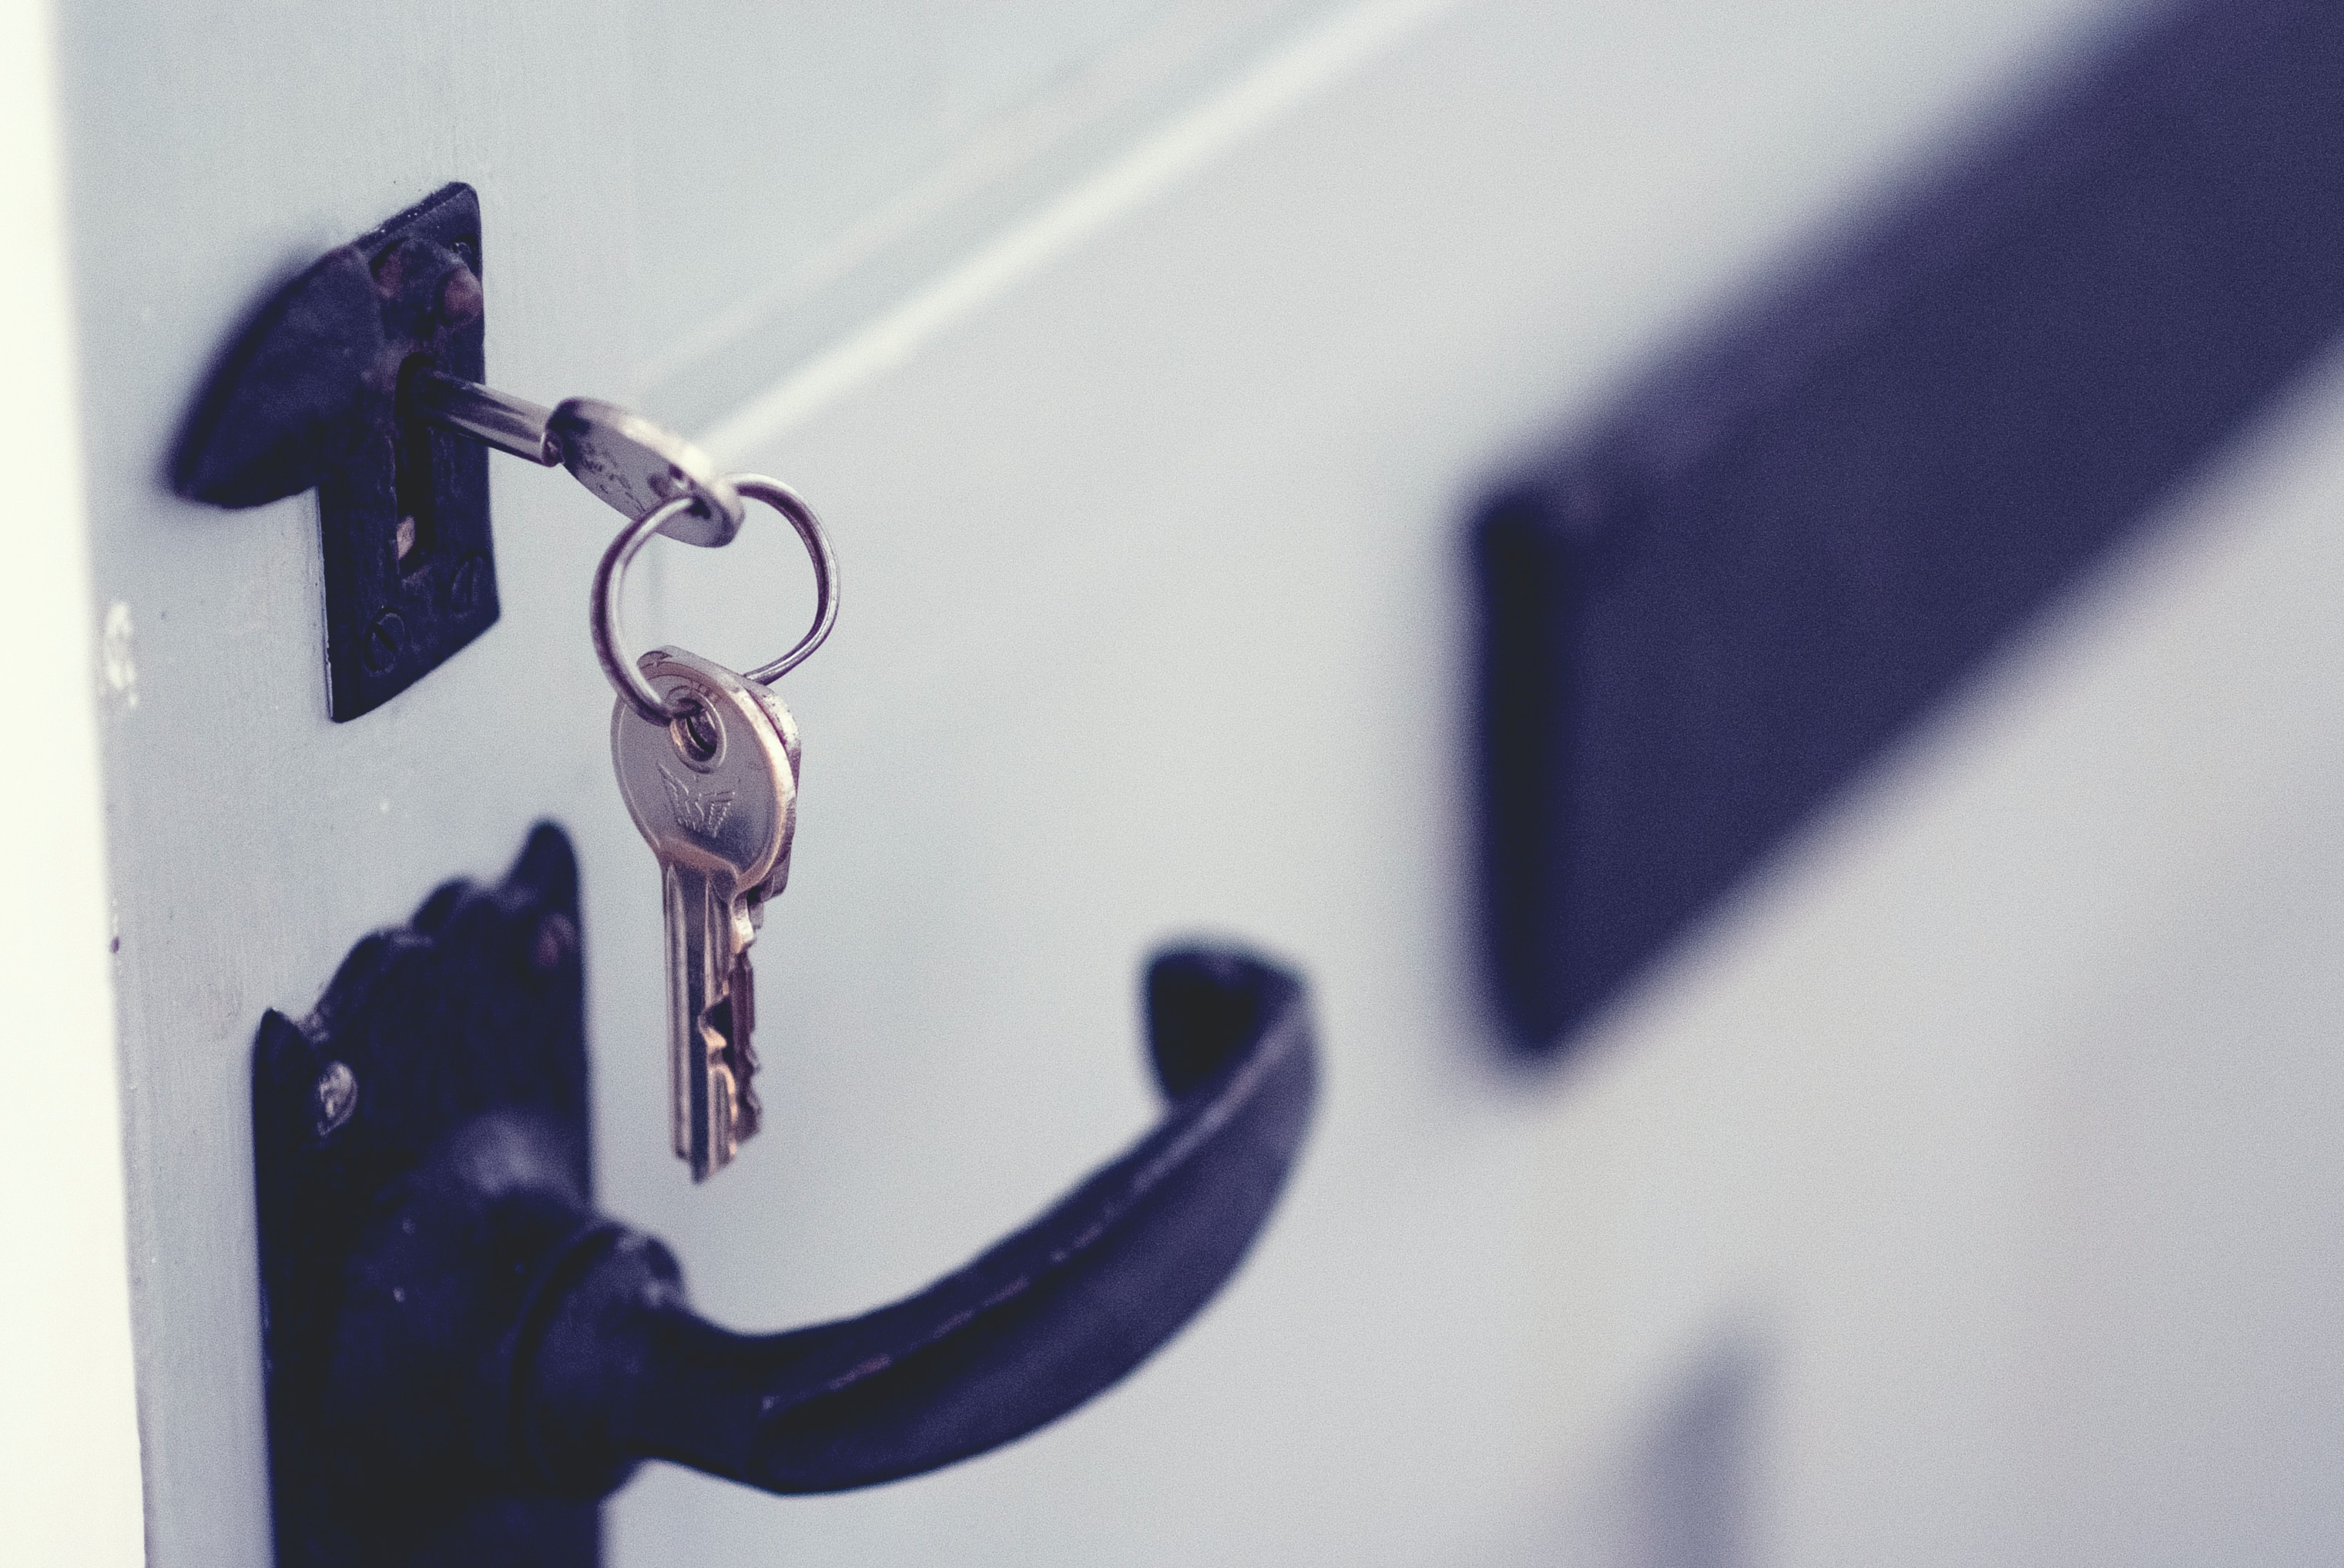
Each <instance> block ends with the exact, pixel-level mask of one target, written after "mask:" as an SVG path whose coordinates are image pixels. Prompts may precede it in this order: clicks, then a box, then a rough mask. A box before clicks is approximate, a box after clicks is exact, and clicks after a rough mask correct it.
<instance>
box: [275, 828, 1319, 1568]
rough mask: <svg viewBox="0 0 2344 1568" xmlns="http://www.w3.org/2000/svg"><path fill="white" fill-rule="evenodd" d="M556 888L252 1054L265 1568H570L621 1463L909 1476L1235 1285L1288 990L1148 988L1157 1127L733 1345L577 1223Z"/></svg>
mask: <svg viewBox="0 0 2344 1568" xmlns="http://www.w3.org/2000/svg"><path fill="white" fill-rule="evenodd" d="M577 930H578V928H577V878H576V869H575V864H574V861H573V860H572V859H571V852H570V849H569V845H568V843H567V841H566V840H565V839H563V838H562V836H561V833H560V832H559V831H558V830H556V829H552V828H550V827H545V828H540V829H538V830H537V832H536V833H535V834H534V835H533V836H532V837H531V839H530V844H529V847H528V848H527V849H525V850H524V851H523V853H522V856H521V858H520V862H519V863H518V864H517V865H516V866H515V867H514V869H513V871H512V873H511V875H510V877H508V878H507V879H506V880H505V881H504V883H503V884H502V885H500V886H499V887H495V888H484V887H480V886H476V885H473V884H470V883H462V882H458V883H451V884H450V885H449V886H447V887H445V888H442V889H441V890H440V891H439V892H437V893H435V894H434V895H433V896H432V897H431V899H430V900H428V901H427V902H426V903H425V904H424V905H423V907H422V908H421V909H420V910H418V911H417V914H416V917H415V920H414V922H413V923H412V924H411V925H410V926H409V927H406V928H403V929H401V930H394V931H388V932H382V933H378V934H377V935H375V936H372V937H369V938H368V939H367V940H365V941H363V942H361V943H360V944H359V947H358V948H357V949H356V950H353V951H352V953H351V954H350V956H349V959H348V960H346V961H345V963H344V964H343V966H342V969H341V970H340V972H339V973H338V975H337V976H336V977H335V980H334V982H333V984H332V986H331V987H330V988H329V989H328V992H327V994H326V997H325V999H324V1000H323V1001H322V1002H321V1003H320V1005H319V1008H318V1012H317V1014H316V1016H315V1017H314V1018H313V1019H312V1020H310V1021H309V1023H308V1025H306V1026H304V1025H299V1024H296V1023H294V1022H293V1021H292V1020H288V1019H287V1018H285V1017H284V1016H283V1015H281V1014H278V1013H274V1012H272V1013H270V1014H269V1015H268V1019H267V1020H266V1021H265V1022H264V1023H263V1025H262V1028H261V1030H260V1036H259V1039H258V1041H257V1043H256V1046H255V1066H254V1130H255V1140H256V1154H257V1161H256V1168H257V1173H258V1197H259V1211H260V1214H259V1217H260V1225H261V1252H262V1276H263V1287H264V1292H265V1302H266V1314H265V1322H266V1324H267V1342H268V1372H269V1389H268V1396H269V1421H270V1447H271V1464H272V1472H273V1474H272V1481H273V1485H274V1491H275V1502H276V1509H277V1524H278V1561H279V1563H281V1564H284V1565H285V1568H294V1565H297V1564H298V1565H308V1564H318V1565H322V1564H325V1563H336V1564H343V1563H401V1564H409V1563H422V1562H426V1561H429V1562H432V1563H470V1562H480V1563H545V1564H556V1563H559V1564H564V1565H568V1568H575V1565H578V1564H583V1563H591V1562H592V1561H593V1560H594V1555H595V1550H596V1547H595V1539H596V1536H595V1525H594V1502H595V1500H597V1499H599V1498H600V1497H601V1496H602V1495H603V1494H604V1493H608V1492H609V1491H610V1490H611V1489H612V1488H613V1487H615V1486H617V1485H618V1484H619V1483H621V1481H623V1480H624V1479H625V1478H626V1476H627V1475H628V1474H629V1473H631V1471H632V1469H633V1467H634V1466H635V1464H636V1463H637V1462H640V1461H641V1460H642V1459H645V1458H661V1459H668V1460H672V1461H675V1462H680V1463H683V1464H688V1465H692V1466H693V1467H695V1468H697V1469H701V1470H703V1471H707V1472H709V1473H712V1474H717V1475H722V1476H728V1477H730V1478H732V1479H733V1480H736V1481H741V1482H745V1483H748V1484H750V1485H753V1486H759V1487H763V1488H765V1489H766V1490H768V1491H773V1492H784V1493H803V1492H831V1491H840V1490H844V1489H847V1488H851V1487H856V1486H865V1485H870V1484H873V1483H878V1482H883V1481H888V1480H893V1479H896V1478H898V1477H902V1476H906V1475H913V1474H916V1473H920V1472H922V1471H926V1470H932V1469H935V1468H936V1467H938V1466H940V1465H945V1464H949V1463H951V1462H954V1461H955V1460H958V1459H963V1458H966V1457H968V1456H970V1455H972V1454H975V1453H980V1452H984V1451H985V1450H986V1449H989V1448H993V1447H996V1446H998V1445H999V1444H1001V1443H1004V1442H1009V1441H1010V1440H1012V1439H1014V1438H1015V1437H1018V1436H1020V1435H1022V1434H1023V1433H1025V1432H1030V1431H1032V1430H1034V1429H1035V1428H1036V1427H1038V1426H1041V1425H1043V1424H1045V1423H1046V1422H1049V1421H1051V1420H1053V1419H1055V1418H1056V1417H1057V1416H1059V1415H1061V1414H1063V1413H1065V1412H1067V1411H1069V1410H1072V1409H1073V1408H1074V1407H1076V1405H1078V1404H1080V1403H1082V1402H1084V1401H1085V1400H1086V1399H1088V1398H1089V1397H1090V1396H1091V1395H1093V1394H1095V1393H1096V1392H1099V1391H1100V1390H1102V1389H1104V1388H1106V1386H1107V1385H1108V1384H1110V1383H1112V1382H1115V1381H1116V1379H1118V1378H1120V1377H1121V1376H1123V1374H1124V1373H1126V1372H1128V1371H1130V1370H1131V1369H1132V1368H1133V1367H1135V1366H1136V1365H1137V1364H1138V1363H1139V1362H1141V1361H1143V1360H1144V1359H1146V1357H1147V1355H1148V1354H1149V1353H1150V1352H1153V1351H1154V1350H1155V1349H1156V1348H1157V1346H1158V1345H1160V1344H1162V1343H1163V1342H1165V1341H1166V1340H1167V1339H1169V1338H1170V1337H1171V1336H1172V1335H1173V1334H1174V1333H1176V1332H1178V1330H1179V1328H1180V1326H1181V1325H1182V1324H1183V1323H1185V1322H1187V1320H1188V1319H1189V1318H1190V1317H1191V1316H1193V1315H1194V1314H1195V1313H1196V1312H1197V1311H1198V1310H1199V1309H1200V1308H1201V1307H1202V1306H1203V1305H1204V1304H1205V1303H1206V1302H1207V1301H1208V1300H1210V1299H1211V1297H1212V1296H1213V1294H1214V1293H1215V1292H1217V1290H1218V1289H1219V1288H1220V1286H1221V1285H1222V1284H1223V1283H1224V1282H1226V1281H1227V1280H1228V1277H1229V1275H1230V1274H1231V1273H1232V1272H1234V1271H1235V1270H1236V1268H1237V1266H1238V1263H1239V1262H1240V1261H1242V1259H1243V1258H1244V1256H1245V1253H1246V1251H1248V1248H1249V1247H1250V1246H1251V1245H1252V1243H1253V1241H1254V1239H1255V1237H1256V1236H1257V1235H1258V1232H1259V1231H1260V1229H1261V1227H1262V1225H1263V1223H1264V1222H1265V1221H1266V1220H1267V1219H1268V1214H1269V1211H1270V1209H1271V1207H1272V1206H1273V1205H1274V1204H1275V1202H1276V1201H1277V1198H1278V1191H1279V1190H1280V1189H1281V1187H1282V1186H1283V1184H1284V1182H1285V1180H1286V1177H1287V1175H1288V1171H1290V1169H1291V1168H1292V1165H1293V1161H1294V1158H1295V1155H1296V1152H1297V1150H1298V1146H1299V1144H1300V1142H1301V1139H1302V1135H1303V1132H1304V1130H1305V1127H1306V1125H1307V1123H1308V1119H1309V1115H1310V1111H1311V1106H1312V1103H1313V1101H1314V1099H1315V1095H1316V1089H1317V1077H1316V1074H1317V1069H1316V1060H1315V1047H1314V1045H1313V1042H1312V1039H1311V1032H1310V1025H1309V1020H1308V1013H1307V1010H1306V1008H1305V1005H1304V1000H1303V994H1302V989H1301V987H1300V985H1299V984H1298V982H1297V981H1296V980H1294V979H1293V978H1292V977H1291V976H1290V975H1288V974H1286V973H1284V972H1282V971H1280V970H1278V969H1275V968H1273V967H1271V966H1269V965H1268V964H1265V963H1262V962H1260V961H1259V960H1255V959H1252V958H1249V957H1247V956H1245V955H1243V954H1240V953H1237V952H1233V951H1226V950H1200V949H1192V950H1177V951H1172V952H1167V953H1165V954H1162V955H1160V956H1158V957H1157V959H1156V960H1154V962H1153V963H1152V964H1151V966H1150V968H1149V970H1148V975H1147V1015H1148V1025H1149V1030H1150V1034H1151V1045H1152V1048H1153V1053H1154V1061H1155V1066H1156V1072H1157V1081H1158V1082H1159V1083H1160V1084H1161V1086H1162V1088H1163V1090H1164V1091H1165V1094H1166V1096H1167V1101H1169V1107H1168V1109H1167V1112H1166V1114H1165V1117H1164V1119H1163V1121H1161V1122H1160V1123H1159V1124H1158V1125H1157V1128H1156V1129H1155V1130H1154V1131H1151V1132H1149V1133H1148V1134H1147V1136H1146V1137H1144V1138H1143V1139H1141V1140H1140V1141H1138V1142H1137V1144H1135V1145H1134V1146H1133V1147H1132V1148H1131V1149H1130V1150H1129V1151H1127V1152H1126V1153H1125V1154H1124V1155H1122V1156H1121V1157H1120V1158H1118V1159H1116V1160H1115V1161H1112V1162H1111V1163H1109V1164H1107V1165H1106V1166H1105V1167H1103V1168H1101V1169H1100V1170H1099V1171H1096V1172H1095V1173H1094V1174H1093V1175H1092V1176H1091V1177H1090V1178H1089V1179H1088V1180H1087V1181H1085V1182H1083V1184H1082V1185H1080V1186H1079V1187H1077V1188H1076V1189H1075V1190H1074V1191H1072V1192H1070V1193H1068V1194H1067V1195H1066V1197H1065V1198H1064V1199H1062V1200H1060V1201H1058V1202H1057V1203H1056V1204H1055V1205H1053V1206H1052V1207H1051V1208H1050V1209H1049V1210H1048V1211H1046V1212H1045V1213H1044V1214H1042V1215H1041V1216H1040V1217H1039V1218H1037V1219H1036V1220H1035V1221H1033V1222H1032V1223H1031V1224H1029V1225H1028V1226H1026V1227H1025V1229H1024V1230H1022V1231H1018V1232H1017V1233H1015V1235H1013V1236H1010V1237H1009V1238H1007V1239H1006V1240H1005V1241H1001V1242H1000V1243H998V1244H997V1245H995V1246H994V1247H993V1248H991V1249H989V1250H988V1251H985V1253H983V1254H982V1255H981V1256H979V1257H978V1258H977V1259H975V1261H972V1262H971V1263H969V1264H968V1265H967V1266H966V1267H965V1268H963V1269H960V1270H958V1271H955V1272H954V1273H952V1274H950V1275H947V1276H946V1277H945V1278H944V1279H942V1280H939V1281H938V1282H935V1284H933V1285H931V1286H929V1287H928V1288H927V1289H926V1290H924V1291H922V1292H919V1293H917V1294H916V1295H914V1296H912V1297H910V1298H908V1299H906V1300H904V1301H902V1302H896V1303H894V1305H891V1306H887V1307H883V1308H881V1309H879V1310H878V1311H876V1312H870V1313H867V1314H865V1315H864V1316H862V1317H858V1318H854V1319H849V1320H846V1321H844V1322H833V1323H824V1324H820V1325H817V1326H814V1327H811V1328H803V1329H798V1330H794V1331H792V1332H786V1333H779V1334H770V1335H763V1336H749V1335H740V1334H734V1333H731V1332H727V1331H725V1330H723V1329H721V1328H718V1327H717V1326H715V1325H714V1324H712V1323H710V1322H706V1321H705V1320H703V1319H702V1318H701V1317H699V1316H698V1315H697V1314H695V1313H694V1312H692V1311H691V1309H690V1308H689V1307H688V1306H687V1305H686V1304H685V1302H684V1296H683V1291H682V1284H681V1282H680V1277H679V1273H678V1270H677V1267H676V1264H675V1261H674V1260H673V1258H672V1256H671V1255H670V1253H669V1252H668V1251H667V1249H666V1248H664V1247H663V1246H662V1245H661V1244H660V1243H659V1242H658V1241H655V1240H653V1239H652V1238H650V1237H648V1236H644V1235H642V1234H641V1233H639V1232H637V1231H631V1230H629V1229H627V1228H626V1227H625V1226H623V1225H621V1224H619V1223H617V1222H616V1221H611V1220H608V1219H606V1218H604V1217H602V1216H601V1215H599V1214H597V1213H595V1212H594V1211H593V1209H592V1205H591V1199H590V1195H589V1186H588V1161H587V1159H586V1142H585V1106H586V1096H585V1070H584V1053H583V1038H582V1031H581V974H582V970H581V963H580V957H579V942H578V939H577Z"/></svg>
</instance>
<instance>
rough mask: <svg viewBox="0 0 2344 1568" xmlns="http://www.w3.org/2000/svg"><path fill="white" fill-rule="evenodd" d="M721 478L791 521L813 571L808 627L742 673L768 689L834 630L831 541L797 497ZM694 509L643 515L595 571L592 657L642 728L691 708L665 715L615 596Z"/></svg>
mask: <svg viewBox="0 0 2344 1568" xmlns="http://www.w3.org/2000/svg"><path fill="white" fill-rule="evenodd" d="M725 477H726V478H727V479H729V480H730V481H731V482H732V487H733V488H734V489H736V490H738V491H739V492H740V493H741V494H742V495H743V496H746V497H748V498H751V499H753V500H759V501H763V502H764V503H765V504H766V505H767V506H769V507H771V508H773V509H774V510H775V511H777V512H779V513H781V514H782V516H783V517H784V518H788V519H789V525H790V527H791V528H795V529H796V530H797V535H798V538H799V539H800V540H801V541H802V542H803V544H804V545H805V551H806V558H807V559H808V560H809V561H811V562H812V563H813V593H814V610H813V626H812V627H810V628H807V630H806V634H805V635H804V636H803V637H802V638H798V640H797V644H796V646H795V647H793V648H791V649H790V650H789V651H788V652H787V653H785V654H783V655H782V657H781V658H777V659H774V660H773V662H772V663H771V664H761V665H759V666H758V667H757V668H754V669H752V670H748V671H746V672H744V675H743V678H745V679H749V680H753V681H755V682H756V683H757V684H758V685H760V686H771V685H772V684H773V682H774V681H776V680H778V679H780V678H782V677H783V675H786V674H787V673H789V672H790V671H791V670H793V669H794V668H797V667H798V666H799V665H800V664H802V663H803V662H804V661H805V658H806V656H807V655H808V654H811V653H812V652H813V650H814V649H815V648H820V647H821V646H822V643H823V638H826V637H828V636H829V635H830V628H831V623H832V622H833V621H835V620H836V619H837V618H838V563H837V562H836V561H835V560H834V559H833V558H831V553H830V540H829V539H828V538H824V537H823V531H822V519H821V518H817V517H815V516H814V515H813V508H812V507H809V506H807V505H806V504H805V502H804V501H803V500H801V499H799V498H798V493H797V492H796V491H795V490H793V489H791V488H790V487H788V486H787V485H784V484H783V483H782V482H781V481H780V480H779V479H768V478H766V477H764V476H763V475H762V474H728V475H726V476H725ZM696 504H697V500H696V498H695V497H693V496H692V493H691V492H689V491H686V492H685V493H684V494H682V495H680V496H677V497H676V498H673V499H672V500H670V501H666V502H663V503H662V504H661V505H660V506H658V507H656V508H652V510H651V511H648V512H645V513H644V514H643V515H642V517H640V518H636V519H635V520H634V521H633V522H631V523H630V524H628V525H627V526H626V527H625V528H622V529H621V530H620V531H619V537H618V538H615V539H612V540H611V548H609V549H607V550H604V551H603V552H602V560H601V565H599V566H597V567H596V568H594V591H593V598H592V604H591V614H590V619H591V624H592V626H593V630H594V657H595V658H597V659H599V660H601V665H602V673H603V674H604V675H606V676H608V677H610V680H611V687H612V688H613V689H615V690H616V691H617V692H618V694H619V696H620V697H621V699H623V700H624V701H625V702H626V704H627V706H628V707H630V708H631V709H634V710H635V711H636V712H637V713H639V714H641V715H642V718H643V719H644V721H645V722H646V723H651V724H669V723H672V722H673V721H674V720H676V719H682V718H684V717H686V715H687V714H688V713H689V712H690V710H691V709H690V705H688V704H687V705H685V706H684V707H682V708H670V707H669V706H668V704H667V703H666V701H665V700H664V699H662V698H661V696H660V694H659V693H658V692H657V691H656V690H654V689H652V683H651V682H650V681H648V680H645V679H644V678H643V672H642V670H641V669H639V668H636V665H635V661H634V659H633V658H631V657H630V656H629V655H628V653H627V651H626V647H625V639H624V637H623V635H622V632H621V626H620V609H619V598H620V593H621V589H622V588H623V587H624V586H625V581H626V576H627V568H628V567H629V566H631V565H632V564H633V562H634V558H635V557H636V556H637V555H638V554H640V553H641V552H642V548H643V546H644V545H646V544H648V543H650V542H651V538H652V535H654V534H656V533H658V532H659V531H660V530H661V529H662V528H665V527H666V526H667V525H668V524H669V523H670V522H671V521H672V520H673V519H675V518H679V517H681V516H682V515H683V513H685V512H687V511H689V510H691V508H692V507H693V506H695V505H696Z"/></svg>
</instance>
